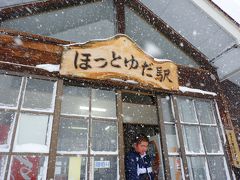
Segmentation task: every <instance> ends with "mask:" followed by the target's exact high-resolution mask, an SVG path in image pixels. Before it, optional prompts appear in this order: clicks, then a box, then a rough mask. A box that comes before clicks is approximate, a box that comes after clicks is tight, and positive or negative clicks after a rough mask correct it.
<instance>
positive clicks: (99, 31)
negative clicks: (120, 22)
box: [1, 0, 115, 42]
mask: <svg viewBox="0 0 240 180" xmlns="http://www.w3.org/2000/svg"><path fill="white" fill-rule="evenodd" d="M1 27H4V28H9V29H15V30H18V31H24V32H30V33H33V34H40V35H44V36H50V37H54V38H57V39H62V40H66V41H73V42H86V41H89V40H92V39H102V38H109V37H111V36H113V35H114V34H115V12H114V6H113V3H112V0H103V1H98V2H94V3H87V4H84V5H80V6H72V7H68V8H63V9H61V10H54V11H50V10H49V11H48V12H45V13H40V14H35V15H32V16H27V17H21V18H18V19H12V20H7V21H4V22H2V23H1Z"/></svg>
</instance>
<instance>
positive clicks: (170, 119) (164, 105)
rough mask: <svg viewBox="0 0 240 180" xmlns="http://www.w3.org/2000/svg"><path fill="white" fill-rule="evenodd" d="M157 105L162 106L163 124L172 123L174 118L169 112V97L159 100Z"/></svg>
mask: <svg viewBox="0 0 240 180" xmlns="http://www.w3.org/2000/svg"><path fill="white" fill-rule="evenodd" d="M159 104H160V105H161V106H162V113H163V120H164V122H174V117H173V114H172V110H171V100H170V97H169V96H166V97H165V98H161V101H160V102H159Z"/></svg>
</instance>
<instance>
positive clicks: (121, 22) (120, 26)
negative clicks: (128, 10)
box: [114, 0, 125, 34]
mask: <svg viewBox="0 0 240 180" xmlns="http://www.w3.org/2000/svg"><path fill="white" fill-rule="evenodd" d="M114 4H115V9H116V21H117V22H116V23H117V24H116V25H117V27H116V28H117V33H121V34H124V33H125V14H124V0H114Z"/></svg>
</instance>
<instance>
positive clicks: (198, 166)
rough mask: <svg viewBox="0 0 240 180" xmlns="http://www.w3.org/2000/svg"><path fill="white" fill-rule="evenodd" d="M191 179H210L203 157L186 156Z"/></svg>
mask: <svg viewBox="0 0 240 180" xmlns="http://www.w3.org/2000/svg"><path fill="white" fill-rule="evenodd" d="M187 163H188V169H189V171H190V178H191V179H202V180H205V179H210V177H209V170H208V167H207V161H206V159H205V157H187Z"/></svg>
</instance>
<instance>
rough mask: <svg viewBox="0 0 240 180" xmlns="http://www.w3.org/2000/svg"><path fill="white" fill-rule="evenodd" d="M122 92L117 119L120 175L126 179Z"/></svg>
mask: <svg viewBox="0 0 240 180" xmlns="http://www.w3.org/2000/svg"><path fill="white" fill-rule="evenodd" d="M122 113H123V112H122V92H121V91H117V119H118V158H119V176H120V179H125V164H124V157H125V153H124V137H123V135H124V131H123V116H122Z"/></svg>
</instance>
